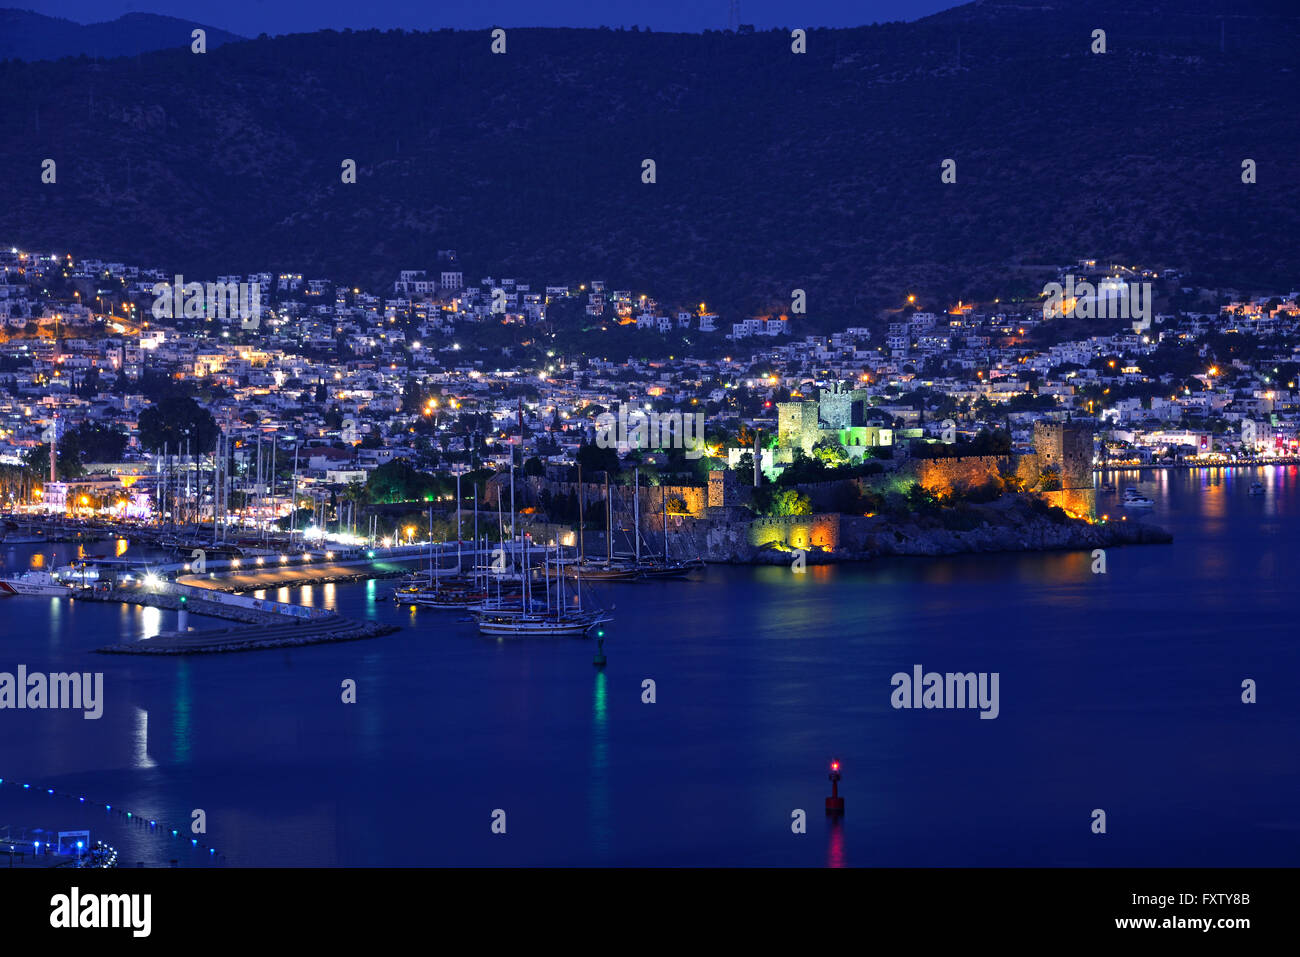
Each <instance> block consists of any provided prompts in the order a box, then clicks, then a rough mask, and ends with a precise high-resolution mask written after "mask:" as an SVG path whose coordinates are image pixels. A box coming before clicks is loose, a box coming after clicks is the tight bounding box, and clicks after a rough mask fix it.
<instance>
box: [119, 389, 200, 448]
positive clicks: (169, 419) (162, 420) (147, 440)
mask: <svg viewBox="0 0 1300 957" xmlns="http://www.w3.org/2000/svg"><path fill="white" fill-rule="evenodd" d="M139 423H140V444H141V445H142V446H143V447H144V448H145V449H147V450H149V451H151V452H161V451H162V449H163V446H164V445H166V446H167V447H168V449H169V450H178V449H179V450H183V449H184V446H185V442H186V439H187V438H188V440H189V443H190V454H191V455H198V454H201V453H203V452H211V451H212V449H213V448H215V447H216V444H217V432H218V430H217V422H216V419H214V418H213V417H212V413H211V412H209V411H208V410H207V409H205V408H203V407H202V406H201V405H199V404H198V403H197V402H195V401H194V400H193V399H192V398H190V397H189V396H166V397H164V398H161V399H159V400H158V402H157V404H155V405H151V406H149V408H147V409H145V410H144V411H143V412H141V413H140V420H139ZM187 432H188V435H187V434H186V433H187Z"/></svg>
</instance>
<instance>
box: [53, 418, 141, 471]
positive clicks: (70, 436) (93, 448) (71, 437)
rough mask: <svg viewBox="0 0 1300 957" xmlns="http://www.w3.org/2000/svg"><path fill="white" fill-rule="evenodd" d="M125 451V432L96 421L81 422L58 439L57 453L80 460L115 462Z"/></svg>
mask: <svg viewBox="0 0 1300 957" xmlns="http://www.w3.org/2000/svg"><path fill="white" fill-rule="evenodd" d="M124 451H126V433H124V432H121V431H119V430H118V429H115V428H113V427H112V426H107V425H100V424H99V423H98V422H82V423H81V424H79V425H78V426H77V427H76V428H75V429H71V430H70V431H68V432H66V433H64V435H63V438H61V439H60V440H59V455H60V456H63V455H68V456H71V457H74V458H76V459H77V460H78V461H81V462H117V461H120V460H121V458H122V453H123V452H124Z"/></svg>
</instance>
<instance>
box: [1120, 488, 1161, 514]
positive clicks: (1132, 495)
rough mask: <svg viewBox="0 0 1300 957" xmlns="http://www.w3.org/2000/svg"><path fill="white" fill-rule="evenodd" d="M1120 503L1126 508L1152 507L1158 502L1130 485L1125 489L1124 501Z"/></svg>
mask: <svg viewBox="0 0 1300 957" xmlns="http://www.w3.org/2000/svg"><path fill="white" fill-rule="evenodd" d="M1120 504H1122V505H1123V506H1124V507H1125V508H1152V507H1153V506H1154V505H1155V504H1156V503H1155V502H1153V501H1152V500H1151V499H1149V498H1147V497H1146V496H1144V495H1141V494H1139V493H1138V490H1137V489H1136V488H1134V487H1133V486H1131V485H1130V486H1129V487H1128V488H1126V489H1124V501H1123V502H1121V503H1120Z"/></svg>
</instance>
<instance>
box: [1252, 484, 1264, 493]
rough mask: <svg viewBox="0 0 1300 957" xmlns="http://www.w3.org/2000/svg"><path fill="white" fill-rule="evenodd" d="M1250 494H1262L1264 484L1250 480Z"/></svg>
mask: <svg viewBox="0 0 1300 957" xmlns="http://www.w3.org/2000/svg"><path fill="white" fill-rule="evenodd" d="M1250 494H1251V495H1263V494H1264V486H1263V485H1261V484H1259V483H1258V482H1251V483H1250Z"/></svg>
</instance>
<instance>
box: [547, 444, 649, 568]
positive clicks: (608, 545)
mask: <svg viewBox="0 0 1300 957" xmlns="http://www.w3.org/2000/svg"><path fill="white" fill-rule="evenodd" d="M582 500H583V494H582V466H581V465H579V466H578V557H577V560H576V561H573V562H569V563H567V564H564V565H563V568H564V574H565V575H567V576H568V577H570V578H574V579H577V578H579V577H581V578H586V579H587V580H589V581H602V582H630V581H636V580H637V578H639V577H640V574H639V572H638V571H637V568H636V565H634V564H632V563H631V562H626V561H615V560H614V508H613V500H612V499H611V498H610V494H609V473H608V472H606V473H605V560H604V561H603V562H594V561H591V560H589V559H588V558H587V556H586V555H585V554H584V552H583V547H582V525H583V518H582Z"/></svg>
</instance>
